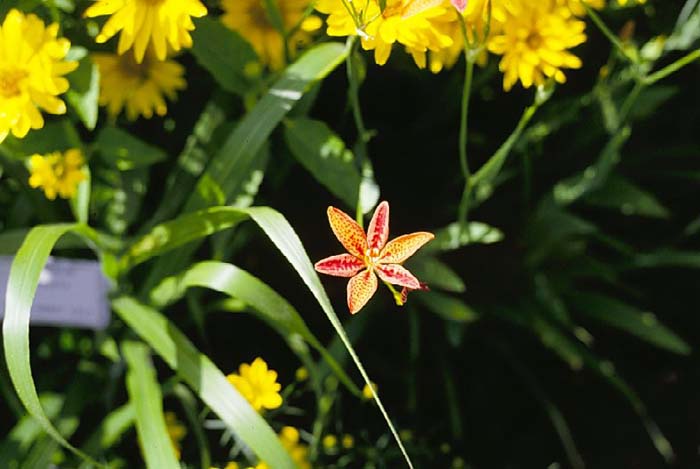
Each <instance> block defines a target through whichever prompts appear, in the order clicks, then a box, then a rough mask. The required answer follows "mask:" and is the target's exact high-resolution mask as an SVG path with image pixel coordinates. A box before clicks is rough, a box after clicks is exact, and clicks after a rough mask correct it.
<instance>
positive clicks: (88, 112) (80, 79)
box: [66, 47, 100, 130]
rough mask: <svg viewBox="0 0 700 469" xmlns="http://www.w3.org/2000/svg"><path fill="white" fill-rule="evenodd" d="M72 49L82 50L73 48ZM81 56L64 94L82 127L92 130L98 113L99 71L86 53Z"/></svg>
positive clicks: (69, 77)
mask: <svg viewBox="0 0 700 469" xmlns="http://www.w3.org/2000/svg"><path fill="white" fill-rule="evenodd" d="M73 49H83V48H82V47H74V48H73ZM72 52H73V51H72ZM82 55H83V57H82V58H81V59H80V62H79V64H78V68H77V69H75V70H74V71H73V72H72V73H71V74H70V75H68V81H70V89H69V90H68V92H66V99H67V100H68V103H70V105H71V106H72V107H73V109H74V110H75V112H76V114H78V117H79V118H80V120H81V121H82V123H83V125H85V127H86V128H87V129H88V130H93V129H94V128H95V126H96V125H97V116H98V111H99V106H98V98H99V96H100V71H99V69H98V67H97V65H95V64H94V63H92V60H90V56H89V55H88V54H87V51H85V53H84V54H82Z"/></svg>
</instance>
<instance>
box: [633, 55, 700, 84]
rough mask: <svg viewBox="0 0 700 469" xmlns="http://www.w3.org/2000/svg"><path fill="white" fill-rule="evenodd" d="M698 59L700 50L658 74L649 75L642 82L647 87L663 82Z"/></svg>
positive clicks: (666, 67) (685, 56)
mask: <svg viewBox="0 0 700 469" xmlns="http://www.w3.org/2000/svg"><path fill="white" fill-rule="evenodd" d="M697 59H700V49H697V50H694V51H693V52H690V53H688V54H687V55H684V56H683V57H681V58H680V59H678V60H676V61H675V62H673V63H672V64H670V65H667V66H665V67H664V68H662V69H661V70H659V71H658V72H654V73H652V74H651V75H648V76H647V77H645V78H644V79H643V80H642V81H643V82H644V84H645V85H653V84H654V83H656V82H657V81H659V80H663V79H664V78H666V77H667V76H669V75H671V74H672V73H674V72H676V71H678V70H680V69H681V68H683V67H685V66H686V65H688V64H690V63H692V62H694V61H696V60H697Z"/></svg>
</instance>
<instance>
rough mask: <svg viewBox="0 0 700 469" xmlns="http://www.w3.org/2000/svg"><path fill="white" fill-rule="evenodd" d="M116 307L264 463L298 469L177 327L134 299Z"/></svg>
mask: <svg viewBox="0 0 700 469" xmlns="http://www.w3.org/2000/svg"><path fill="white" fill-rule="evenodd" d="M112 306H113V308H114V310H115V311H116V312H117V314H118V315H119V316H120V317H121V318H122V319H123V320H124V322H125V323H126V324H127V325H129V327H131V328H132V329H133V330H134V331H135V332H136V333H137V334H138V335H139V336H140V337H141V339H143V340H144V341H145V342H146V343H148V344H149V345H150V346H151V347H152V348H153V350H155V351H156V353H158V355H160V357H161V358H162V359H163V360H164V361H165V362H166V363H167V364H168V366H170V368H172V369H173V370H174V371H176V372H177V374H178V375H179V376H180V377H181V378H182V379H183V380H184V381H185V382H186V383H187V384H188V385H189V386H190V387H191V388H192V389H193V390H194V391H195V393H197V394H198V395H199V397H200V398H201V399H202V401H204V403H205V404H207V405H208V406H209V407H210V408H211V410H212V411H214V413H216V414H217V415H218V416H219V418H221V420H223V421H224V422H225V423H226V424H227V425H228V426H229V427H230V428H231V430H232V431H234V432H235V433H236V435H237V436H238V437H239V438H241V440H242V441H244V442H245V443H246V444H247V445H248V446H249V447H250V448H251V449H252V450H253V451H254V452H255V453H256V454H257V455H258V456H259V457H260V458H261V459H263V460H264V461H265V462H267V463H268V464H269V465H270V466H271V467H274V468H281V469H293V468H295V467H296V466H295V464H294V463H293V462H292V460H291V459H290V457H289V455H288V454H287V452H286V451H285V450H284V448H283V447H282V445H281V444H280V442H279V439H278V438H277V435H276V434H275V432H274V431H273V430H272V428H270V426H269V425H268V423H267V422H266V421H265V420H264V419H263V418H262V417H261V416H260V415H259V414H258V413H257V412H256V411H255V410H254V409H253V408H252V407H251V406H250V404H249V403H248V401H246V400H245V398H244V397H243V396H241V394H240V393H239V392H238V391H237V390H236V388H235V387H234V386H231V383H229V382H228V380H227V379H226V376H225V375H224V374H223V373H222V372H221V371H220V370H219V369H218V368H217V367H216V365H215V364H214V363H212V361H211V360H210V359H209V358H208V357H207V356H206V355H203V354H202V353H200V352H199V351H198V350H197V349H196V348H195V346H194V345H193V344H192V342H190V341H189V339H188V338H187V337H186V336H185V335H184V334H183V333H182V332H181V331H180V330H179V329H178V328H177V327H176V326H175V325H174V324H172V323H171V322H170V321H168V319H167V318H165V317H164V316H163V315H162V314H160V313H159V312H158V311H156V310H154V309H151V308H149V307H148V306H145V305H143V304H141V303H139V302H137V301H136V300H134V299H133V298H129V297H126V296H122V297H119V298H116V299H115V300H114V301H113V302H112Z"/></svg>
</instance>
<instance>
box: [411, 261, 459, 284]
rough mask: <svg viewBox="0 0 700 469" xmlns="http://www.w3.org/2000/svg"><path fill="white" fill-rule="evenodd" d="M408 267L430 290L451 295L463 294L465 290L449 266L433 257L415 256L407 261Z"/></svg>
mask: <svg viewBox="0 0 700 469" xmlns="http://www.w3.org/2000/svg"><path fill="white" fill-rule="evenodd" d="M408 267H409V270H410V271H411V272H413V274H415V275H416V277H418V278H419V279H421V281H423V282H425V283H427V284H428V285H429V286H430V287H431V288H440V289H442V290H446V291H449V292H453V293H463V292H464V291H465V290H466V288H467V287H466V286H465V285H464V282H463V281H462V279H461V277H460V276H459V275H457V273H456V272H455V271H454V270H452V268H451V267H450V266H448V265H447V264H445V263H444V262H442V261H440V260H439V259H437V258H435V257H433V256H416V257H415V258H413V259H411V260H409V261H408Z"/></svg>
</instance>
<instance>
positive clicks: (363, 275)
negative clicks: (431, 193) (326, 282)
mask: <svg viewBox="0 0 700 469" xmlns="http://www.w3.org/2000/svg"><path fill="white" fill-rule="evenodd" d="M328 221H329V222H330V225H331V229H332V230H333V233H334V234H335V236H336V238H338V241H340V243H341V244H342V245H343V247H344V248H345V249H346V250H347V251H348V252H347V253H346V254H339V255H337V256H331V257H327V258H325V259H322V260H320V261H318V262H317V263H316V265H315V266H314V267H315V268H316V270H317V271H318V272H320V273H322V274H327V275H333V276H336V277H350V281H349V282H348V293H347V301H348V308H349V309H350V313H352V314H355V313H357V312H358V311H359V310H360V309H362V307H363V306H364V305H365V304H367V302H368V301H369V299H370V298H371V297H372V295H374V292H376V291H377V276H379V278H380V279H382V280H383V281H384V282H386V283H389V284H393V285H400V286H402V287H404V291H403V293H402V295H401V297H403V298H404V301H405V295H406V293H407V292H408V291H410V290H424V289H426V288H427V287H426V286H425V284H422V283H421V282H420V281H419V280H418V279H417V278H416V277H414V276H413V274H412V273H411V272H409V271H408V270H407V269H406V268H404V267H403V266H402V265H401V264H402V263H403V262H405V261H406V259H408V258H409V257H411V256H412V255H413V254H414V253H415V252H416V251H417V250H418V249H420V248H421V247H422V246H423V245H424V244H425V243H427V242H428V241H430V240H432V239H433V238H434V237H435V236H434V235H433V234H432V233H428V232H425V231H419V232H416V233H411V234H406V235H402V236H399V237H397V238H394V239H392V240H391V241H389V242H387V239H388V238H389V203H388V202H386V201H384V202H382V203H381V204H379V205H378V206H377V209H376V210H375V211H374V215H373V216H372V221H370V223H369V227H368V228H367V233H366V234H365V231H364V230H363V229H362V227H361V226H360V225H358V224H357V223H356V222H355V220H353V219H352V218H351V217H350V216H349V215H347V214H346V213H345V212H343V211H342V210H339V209H337V208H335V207H328Z"/></svg>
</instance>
